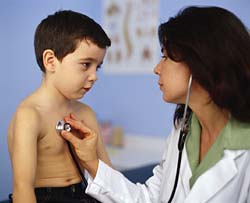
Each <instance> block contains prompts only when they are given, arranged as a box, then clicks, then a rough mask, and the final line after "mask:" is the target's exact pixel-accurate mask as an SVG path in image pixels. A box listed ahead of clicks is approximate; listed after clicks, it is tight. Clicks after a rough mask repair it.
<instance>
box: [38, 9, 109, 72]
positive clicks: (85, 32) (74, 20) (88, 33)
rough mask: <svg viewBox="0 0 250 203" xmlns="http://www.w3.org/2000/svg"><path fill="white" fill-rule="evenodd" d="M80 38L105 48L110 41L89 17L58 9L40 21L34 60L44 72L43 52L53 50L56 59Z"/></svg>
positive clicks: (71, 50)
mask: <svg viewBox="0 0 250 203" xmlns="http://www.w3.org/2000/svg"><path fill="white" fill-rule="evenodd" d="M82 40H90V41H91V42H92V43H94V44H96V45H97V46H98V47H100V48H107V47H109V46H110V45H111V41H110V39H109V37H108V36H107V34H106V33H105V31H104V30H103V29H102V27H101V26H100V25H99V24H98V23H96V22H95V21H94V20H93V19H91V18H90V17H88V16H86V15H84V14H81V13H77V12H74V11H70V10H64V11H58V12H56V13H54V14H53V15H49V16H48V17H47V18H45V19H44V20H42V21H41V23H40V24H39V25H38V26H37V28H36V32H35V38H34V47H35V54H36V60H37V63H38V65H39V67H40V69H41V70H42V71H43V72H45V68H44V64H43V52H44V51H45V50H46V49H51V50H52V51H54V53H55V56H56V57H57V59H58V60H60V61H61V60H62V59H63V58H64V57H65V56H66V55H67V54H69V53H72V52H74V51H75V49H76V48H77V45H78V43H79V42H81V41H82Z"/></svg>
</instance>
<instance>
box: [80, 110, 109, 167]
mask: <svg viewBox="0 0 250 203" xmlns="http://www.w3.org/2000/svg"><path fill="white" fill-rule="evenodd" d="M87 118H88V120H86V121H85V120H84V122H85V123H86V124H87V125H88V126H89V127H90V128H91V129H92V130H94V131H95V132H96V133H97V135H98V140H97V155H98V158H99V159H101V160H102V161H103V162H105V163H106V164H107V165H109V166H110V167H112V164H111V161H110V159H109V156H108V153H107V151H106V149H105V146H104V143H103V139H102V136H101V132H100V128H99V125H98V122H97V119H96V115H95V113H94V111H93V110H92V109H91V108H90V107H89V111H88V116H87Z"/></svg>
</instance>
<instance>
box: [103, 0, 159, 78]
mask: <svg viewBox="0 0 250 203" xmlns="http://www.w3.org/2000/svg"><path fill="white" fill-rule="evenodd" d="M103 8H104V9H103V12H104V13H103V15H104V17H103V19H104V21H103V23H102V25H103V27H104V29H105V31H106V32H107V34H108V36H109V37H110V38H111V41H112V45H111V47H109V48H108V51H107V55H106V58H105V63H104V69H103V70H104V72H106V73H121V74H126V73H129V74H131V73H132V74H134V73H152V71H153V68H154V67H155V65H156V64H157V62H158V61H159V43H158V38H157V28H158V25H159V0H122V1H121V0H105V1H104V7H103Z"/></svg>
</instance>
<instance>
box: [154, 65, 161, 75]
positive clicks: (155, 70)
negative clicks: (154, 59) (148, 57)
mask: <svg viewBox="0 0 250 203" xmlns="http://www.w3.org/2000/svg"><path fill="white" fill-rule="evenodd" d="M154 73H155V74H156V75H159V74H160V65H159V63H158V64H157V65H156V66H155V68H154Z"/></svg>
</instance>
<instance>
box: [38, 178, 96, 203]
mask: <svg viewBox="0 0 250 203" xmlns="http://www.w3.org/2000/svg"><path fill="white" fill-rule="evenodd" d="M85 189H86V188H84V186H83V184H82V183H77V184H74V185H70V186H67V187H45V188H35V194H36V200H37V203H100V202H99V201H98V200H96V199H94V198H93V197H91V196H89V195H87V194H85Z"/></svg>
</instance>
